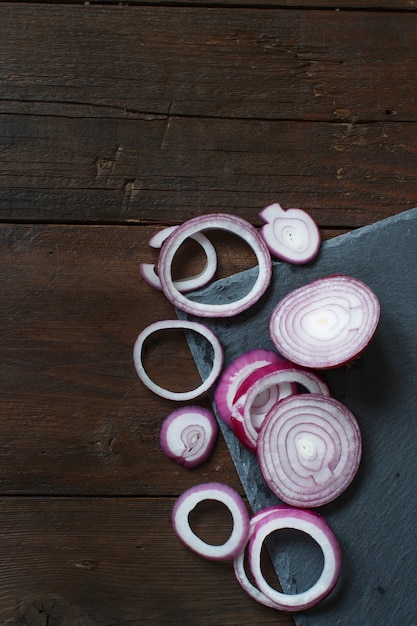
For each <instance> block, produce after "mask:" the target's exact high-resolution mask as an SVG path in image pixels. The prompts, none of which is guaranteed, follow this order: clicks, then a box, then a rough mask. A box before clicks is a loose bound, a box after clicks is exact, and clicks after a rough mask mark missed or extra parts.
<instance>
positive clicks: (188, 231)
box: [158, 213, 272, 317]
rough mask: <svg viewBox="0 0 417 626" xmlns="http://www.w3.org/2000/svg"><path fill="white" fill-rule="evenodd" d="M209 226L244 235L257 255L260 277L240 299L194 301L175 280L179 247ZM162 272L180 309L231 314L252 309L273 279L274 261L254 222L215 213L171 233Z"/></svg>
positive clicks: (208, 314) (161, 262) (164, 286)
mask: <svg viewBox="0 0 417 626" xmlns="http://www.w3.org/2000/svg"><path fill="white" fill-rule="evenodd" d="M206 229H218V230H225V231H228V232H231V233H233V234H235V235H237V236H239V237H241V238H242V239H243V240H244V241H246V242H247V243H248V245H249V246H250V248H251V249H252V250H253V252H254V254H255V255H256V258H257V261H258V276H257V279H256V281H255V284H254V285H253V286H252V288H251V289H250V291H249V293H248V294H246V295H245V296H243V297H242V298H240V299H239V300H236V301H234V302H227V303H225V304H206V303H201V302H194V301H192V300H190V299H189V298H187V297H186V296H185V295H184V294H181V293H180V292H179V291H178V289H177V288H176V286H175V284H174V282H173V279H172V276H171V267H172V263H173V260H174V256H175V253H176V252H177V250H178V248H179V247H180V245H181V244H182V243H183V242H184V241H185V239H187V237H191V236H193V235H195V234H196V233H198V232H200V231H202V230H206ZM158 274H159V278H160V280H161V285H162V290H163V292H164V294H165V296H166V297H167V298H168V300H169V301H170V302H171V303H172V304H173V305H174V306H176V307H177V308H178V309H180V310H182V311H185V312H187V313H190V314H192V315H198V316H200V317H216V316H217V317H231V316H233V315H237V314H238V313H241V312H242V311H244V310H246V309H248V308H249V307H250V306H252V305H253V304H254V303H255V302H257V300H258V299H259V298H260V297H261V296H262V295H263V293H264V292H265V291H266V289H267V287H268V286H269V283H270V280H271V276H272V263H271V256H270V254H269V251H268V248H267V247H266V245H265V243H264V241H263V240H262V238H261V237H260V235H259V234H258V232H257V230H256V229H255V228H254V227H253V226H252V224H250V223H249V222H247V221H246V220H244V219H242V218H240V217H237V216H236V215H228V214H225V213H214V214H208V215H203V216H198V217H195V218H192V219H190V220H188V221H187V222H184V223H183V224H182V225H181V226H178V228H176V229H175V231H174V232H173V233H171V235H170V236H169V237H168V239H167V240H166V241H165V243H164V244H163V246H162V249H161V253H160V255H159V262H158Z"/></svg>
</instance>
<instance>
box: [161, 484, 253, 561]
mask: <svg viewBox="0 0 417 626" xmlns="http://www.w3.org/2000/svg"><path fill="white" fill-rule="evenodd" d="M205 500H215V501H217V502H221V503H222V504H224V505H225V506H226V507H227V508H228V509H229V511H230V513H231V515H232V520H233V528H232V532H231V534H230V536H229V537H228V539H227V540H226V541H225V542H224V543H223V544H221V545H212V544H208V543H206V542H205V541H203V540H202V539H201V538H200V537H198V536H197V535H196V534H195V533H194V531H193V530H192V528H191V526H190V521H189V515H190V513H191V511H192V510H193V509H194V508H195V507H196V506H197V505H198V504H199V503H200V502H203V501H205ZM172 525H173V529H174V532H175V534H176V535H177V537H178V539H180V541H182V542H183V543H184V544H185V545H186V546H187V547H188V548H190V550H192V551H193V552H196V553H197V554H199V555H200V556H202V557H204V558H206V559H210V560H214V561H216V560H219V561H224V560H228V559H233V558H234V557H235V556H236V554H238V553H239V552H240V551H241V550H242V548H243V547H244V546H245V544H246V541H247V537H248V533H249V513H248V510H247V508H246V505H245V503H244V501H243V500H242V498H241V496H240V495H239V494H238V493H237V491H235V490H234V489H232V488H231V487H229V486H228V485H225V484H223V483H217V482H209V483H203V484H201V485H197V486H196V487H191V488H190V489H188V490H187V491H185V492H184V493H183V494H182V495H181V496H180V497H179V498H178V499H177V500H176V502H175V504H174V507H173V510H172Z"/></svg>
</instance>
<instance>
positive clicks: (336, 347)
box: [269, 274, 380, 370]
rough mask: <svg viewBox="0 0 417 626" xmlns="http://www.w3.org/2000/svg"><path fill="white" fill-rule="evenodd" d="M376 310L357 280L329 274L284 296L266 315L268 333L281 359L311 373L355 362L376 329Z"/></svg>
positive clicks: (366, 289) (368, 291) (374, 298)
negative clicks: (303, 367)
mask: <svg viewBox="0 0 417 626" xmlns="http://www.w3.org/2000/svg"><path fill="white" fill-rule="evenodd" d="M379 316H380V305H379V301H378V298H377V296H376V295H375V294H374V292H373V291H372V290H371V289H370V287H368V285H366V284H365V283H363V282H362V281H360V280H358V279H357V278H353V277H351V276H344V275H340V274H335V275H332V276H326V277H324V278H319V279H317V280H315V281H313V282H311V283H309V284H308V285H304V286H303V287H299V288H298V289H295V290H294V291H291V292H290V293H289V294H288V295H287V296H285V297H284V298H283V299H282V300H281V301H280V302H279V303H278V304H277V306H276V307H275V309H274V310H273V311H272V314H271V317H270V322H269V333H270V336H271V339H272V341H273V343H274V345H275V347H276V348H277V350H278V352H279V353H280V354H282V355H283V356H284V357H285V358H287V359H289V360H290V361H293V362H294V363H297V364H298V365H302V366H305V367H309V368H312V369H322V370H325V369H332V368H335V367H340V366H341V365H345V364H347V363H350V362H351V361H353V360H355V359H356V358H357V357H358V356H359V355H361V354H362V352H363V351H364V350H365V348H366V347H367V346H368V345H369V343H370V341H371V339H372V338H373V336H374V333H375V331H376V328H377V326H378V322H379Z"/></svg>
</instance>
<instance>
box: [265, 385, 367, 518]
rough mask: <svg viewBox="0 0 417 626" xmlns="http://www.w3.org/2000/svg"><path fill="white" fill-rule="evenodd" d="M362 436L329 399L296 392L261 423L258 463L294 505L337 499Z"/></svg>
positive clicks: (353, 466)
mask: <svg viewBox="0 0 417 626" xmlns="http://www.w3.org/2000/svg"><path fill="white" fill-rule="evenodd" d="M361 452H362V444H361V434H360V430H359V426H358V423H357V421H356V419H355V417H354V416H353V415H352V413H351V412H350V411H349V409H348V408H347V407H345V406H344V405H343V404H342V403H341V402H339V401H338V400H335V399H334V398H330V397H326V396H322V395H318V394H300V395H297V396H291V397H289V398H286V399H284V400H282V401H281V402H280V403H279V404H278V405H277V406H276V407H275V408H274V409H273V411H271V412H270V413H269V414H268V416H267V418H266V419H265V421H264V424H263V426H262V428H261V431H260V433H259V437H258V442H257V455H258V461H259V466H260V469H261V472H262V475H263V477H264V479H265V482H266V483H267V485H268V486H269V488H270V489H271V491H272V492H273V493H274V494H275V495H276V496H277V497H278V498H280V499H281V500H282V501H283V502H285V503H287V504H290V505H292V506H297V507H307V508H309V507H318V506H321V505H323V504H327V503H328V502H331V501H332V500H334V499H335V498H337V497H338V496H339V495H340V494H341V493H342V492H343V491H344V490H345V489H346V488H347V487H348V485H349V484H350V483H351V481H352V480H353V478H354V476H355V474H356V472H357V469H358V467H359V463H360V458H361Z"/></svg>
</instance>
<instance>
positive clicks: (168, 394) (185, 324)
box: [133, 320, 223, 402]
mask: <svg viewBox="0 0 417 626" xmlns="http://www.w3.org/2000/svg"><path fill="white" fill-rule="evenodd" d="M177 328H178V329H184V330H191V331H194V332H196V333H198V334H200V335H202V336H203V337H204V338H205V339H206V340H207V341H208V342H209V343H210V344H211V346H212V348H213V362H212V369H211V372H210V374H209V375H208V376H207V378H206V379H205V380H204V381H203V382H202V383H201V385H199V386H198V387H196V388H195V389H192V390H190V391H170V390H168V389H165V388H164V387H161V386H160V385H157V384H156V383H155V382H154V381H153V380H152V379H151V378H150V377H149V375H148V374H147V372H146V370H145V367H144V365H143V358H142V356H143V347H144V344H145V341H146V339H148V337H150V335H152V334H153V333H156V332H158V331H160V330H166V329H177ZM133 361H134V364H135V368H136V372H137V374H138V376H139V378H140V379H141V381H142V382H143V384H144V385H146V387H148V389H150V390H151V391H153V392H154V393H155V394H157V395H159V396H161V397H162V398H166V399H167V400H178V401H180V402H181V401H185V402H187V401H188V400H192V399H194V398H197V397H198V396H200V395H202V394H203V393H205V392H206V391H207V390H208V389H210V387H211V386H212V385H213V384H214V383H215V381H216V379H217V377H218V376H219V374H220V372H221V370H222V367H223V348H222V346H221V344H220V341H219V340H218V338H217V336H216V335H215V334H214V333H213V331H212V330H210V329H209V328H207V327H206V326H204V324H201V323H200V322H193V321H187V320H162V321H160V322H154V323H153V324H150V325H149V326H148V327H147V328H145V329H144V330H143V331H142V332H141V333H140V334H139V336H138V338H137V339H136V342H135V345H134V348H133Z"/></svg>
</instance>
